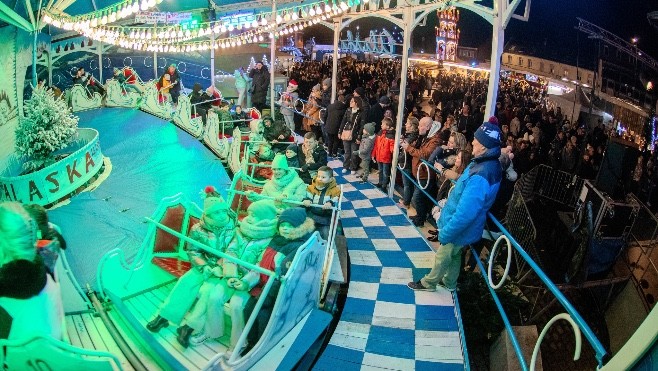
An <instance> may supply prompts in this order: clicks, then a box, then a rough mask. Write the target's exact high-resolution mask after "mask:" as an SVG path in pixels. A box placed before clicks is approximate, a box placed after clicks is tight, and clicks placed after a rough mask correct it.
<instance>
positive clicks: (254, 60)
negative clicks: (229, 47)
mask: <svg viewBox="0 0 658 371" xmlns="http://www.w3.org/2000/svg"><path fill="white" fill-rule="evenodd" d="M254 67H256V59H254V57H251V60H250V61H249V66H248V67H247V73H249V72H250V71H251V70H252V69H254Z"/></svg>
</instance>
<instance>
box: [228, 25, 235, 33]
mask: <svg viewBox="0 0 658 371" xmlns="http://www.w3.org/2000/svg"><path fill="white" fill-rule="evenodd" d="M234 29H235V27H233V24H232V23H229V25H228V32H231V31H233V30H234Z"/></svg>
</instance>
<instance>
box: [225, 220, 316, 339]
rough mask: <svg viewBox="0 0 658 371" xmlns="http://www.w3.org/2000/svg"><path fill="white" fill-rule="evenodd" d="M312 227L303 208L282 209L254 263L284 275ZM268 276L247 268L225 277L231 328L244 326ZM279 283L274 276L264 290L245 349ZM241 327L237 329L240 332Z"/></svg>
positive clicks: (262, 327)
mask: <svg viewBox="0 0 658 371" xmlns="http://www.w3.org/2000/svg"><path fill="white" fill-rule="evenodd" d="M313 231H314V227H313V220H312V219H310V218H307V217H306V212H305V211H304V209H302V208H299V207H295V208H291V209H287V210H285V211H284V212H282V213H281V215H280V216H279V219H278V226H277V232H278V233H277V235H275V236H274V237H273V238H272V240H271V241H270V243H269V244H268V246H267V248H266V249H265V250H264V251H263V253H262V254H261V256H260V260H259V262H258V265H259V266H260V267H262V268H265V269H269V270H272V271H274V272H275V273H277V274H279V275H280V276H281V277H283V276H285V275H286V273H287V272H288V269H289V268H290V266H291V264H292V262H293V259H294V258H295V255H296V254H297V250H298V249H299V248H300V247H301V246H302V245H303V244H304V243H305V242H306V241H307V240H308V239H309V238H310V237H311V233H313ZM268 280H269V276H267V275H264V274H260V273H258V272H256V271H250V272H249V273H247V274H246V275H244V277H242V278H241V279H239V278H232V279H230V280H229V284H230V285H232V286H233V288H234V289H235V292H234V293H233V296H232V297H231V302H230V304H229V305H230V313H231V322H232V323H233V328H235V329H237V327H239V326H242V329H244V323H245V318H249V317H251V314H252V313H253V311H254V308H255V307H256V302H258V299H259V298H260V296H261V295H262V294H263V288H264V287H265V284H266V283H267V282H268ZM280 287H281V281H279V280H277V281H275V282H274V284H273V285H272V287H271V288H270V291H269V292H268V293H267V298H266V299H265V301H264V302H263V305H262V306H261V308H260V311H259V312H258V316H257V317H256V320H255V321H254V323H253V325H252V327H251V330H250V331H249V334H248V335H247V345H246V349H245V352H248V351H249V350H250V349H251V348H252V347H253V346H254V345H256V343H258V340H259V339H260V337H261V336H262V334H263V333H264V332H265V328H266V327H267V323H268V322H269V319H270V317H271V315H272V309H273V308H274V304H275V303H276V297H277V294H278V293H279V288H280ZM222 313H223V312H222ZM242 329H241V330H240V332H242Z"/></svg>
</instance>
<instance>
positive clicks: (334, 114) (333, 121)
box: [324, 100, 347, 134]
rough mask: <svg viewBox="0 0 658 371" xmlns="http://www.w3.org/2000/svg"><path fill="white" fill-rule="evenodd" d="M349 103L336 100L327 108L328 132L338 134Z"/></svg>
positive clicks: (326, 122) (326, 123)
mask: <svg viewBox="0 0 658 371" xmlns="http://www.w3.org/2000/svg"><path fill="white" fill-rule="evenodd" d="M346 109H347V105H346V104H345V103H344V102H341V101H339V100H336V101H335V102H333V103H332V104H330V105H329V107H328V108H327V120H326V121H325V126H324V128H325V130H326V131H327V133H328V134H338V129H339V128H340V124H341V122H342V121H343V116H345V110H346Z"/></svg>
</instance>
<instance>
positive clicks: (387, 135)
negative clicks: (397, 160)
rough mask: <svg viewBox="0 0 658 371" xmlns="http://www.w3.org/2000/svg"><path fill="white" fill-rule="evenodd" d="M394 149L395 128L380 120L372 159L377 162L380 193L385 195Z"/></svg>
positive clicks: (386, 120)
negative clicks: (379, 130)
mask: <svg viewBox="0 0 658 371" xmlns="http://www.w3.org/2000/svg"><path fill="white" fill-rule="evenodd" d="M394 148H395V127H394V126H393V121H391V119H388V118H384V119H382V130H381V132H379V134H378V135H377V137H376V138H375V147H374V148H373V149H372V157H373V158H374V159H375V161H377V167H378V169H379V184H377V186H378V187H379V188H381V190H382V192H384V193H387V191H388V182H389V179H390V178H391V163H392V162H393V149H394Z"/></svg>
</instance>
